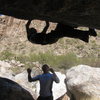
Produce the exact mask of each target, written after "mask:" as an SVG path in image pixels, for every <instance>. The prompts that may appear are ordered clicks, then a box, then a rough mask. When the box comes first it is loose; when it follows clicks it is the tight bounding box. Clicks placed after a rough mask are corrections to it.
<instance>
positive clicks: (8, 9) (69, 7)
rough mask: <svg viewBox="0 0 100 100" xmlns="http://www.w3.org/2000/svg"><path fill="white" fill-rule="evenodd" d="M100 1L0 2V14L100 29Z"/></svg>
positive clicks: (47, 0)
mask: <svg viewBox="0 0 100 100" xmlns="http://www.w3.org/2000/svg"><path fill="white" fill-rule="evenodd" d="M99 4H100V0H22V1H21V0H11V1H8V0H0V13H2V14H5V15H9V16H14V17H17V18H20V19H29V18H32V19H41V20H48V21H52V22H60V23H64V24H70V25H75V26H87V27H92V28H98V29H100V6H99Z"/></svg>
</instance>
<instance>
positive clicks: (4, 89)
mask: <svg viewBox="0 0 100 100" xmlns="http://www.w3.org/2000/svg"><path fill="white" fill-rule="evenodd" d="M0 100H34V99H33V97H32V96H31V94H30V93H29V92H28V91H27V90H25V89H24V88H22V87H21V86H20V85H19V84H17V83H15V82H14V81H12V80H9V79H7V78H2V77H0Z"/></svg>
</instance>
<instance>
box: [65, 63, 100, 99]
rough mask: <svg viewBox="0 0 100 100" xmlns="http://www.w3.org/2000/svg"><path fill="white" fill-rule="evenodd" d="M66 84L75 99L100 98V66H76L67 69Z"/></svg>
mask: <svg viewBox="0 0 100 100" xmlns="http://www.w3.org/2000/svg"><path fill="white" fill-rule="evenodd" d="M66 85H67V89H68V90H69V91H70V93H71V94H72V96H73V97H74V100H100V68H93V67H90V66H86V65H79V66H75V67H73V68H71V69H69V70H67V73H66Z"/></svg>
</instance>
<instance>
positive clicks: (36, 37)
mask: <svg viewBox="0 0 100 100" xmlns="http://www.w3.org/2000/svg"><path fill="white" fill-rule="evenodd" d="M30 23H31V20H29V21H28V22H27V24H26V31H27V38H28V40H29V41H30V42H32V43H36V44H41V45H46V44H53V43H55V42H57V41H58V40H59V39H60V38H63V37H70V38H78V39H80V40H82V41H84V42H89V35H91V36H96V35H97V34H96V32H95V30H94V29H92V28H89V31H81V30H78V29H74V27H71V26H69V25H64V24H61V23H58V24H57V26H56V28H55V30H51V32H49V33H46V32H47V29H48V27H49V22H48V21H46V26H45V27H44V29H43V31H42V32H41V33H38V32H37V30H36V29H35V28H29V25H30Z"/></svg>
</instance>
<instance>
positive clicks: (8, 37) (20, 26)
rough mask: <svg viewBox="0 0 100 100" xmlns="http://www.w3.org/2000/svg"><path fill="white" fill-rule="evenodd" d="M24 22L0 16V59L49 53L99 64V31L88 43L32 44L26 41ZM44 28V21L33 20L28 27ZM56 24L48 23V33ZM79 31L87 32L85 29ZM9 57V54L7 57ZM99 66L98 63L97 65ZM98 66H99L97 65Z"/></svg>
mask: <svg viewBox="0 0 100 100" xmlns="http://www.w3.org/2000/svg"><path fill="white" fill-rule="evenodd" d="M26 23H27V21H26V20H19V19H15V18H13V17H9V16H0V48H1V49H0V55H1V56H0V59H2V58H3V56H4V55H5V54H6V53H11V54H14V55H24V56H26V55H29V54H41V53H49V54H53V55H59V56H60V55H67V54H73V55H76V56H77V57H79V58H83V57H84V58H85V57H86V58H95V59H97V62H99V60H98V59H99V58H100V30H96V31H97V34H98V36H97V37H92V36H90V39H89V43H85V42H83V41H81V40H79V39H72V38H67V37H65V38H62V39H59V41H58V42H56V43H54V44H52V45H44V46H42V45H37V44H32V43H30V42H29V41H28V40H27V33H26V29H25V24H26ZM44 26H45V22H44V21H40V20H34V21H32V23H31V26H30V27H35V28H36V29H37V31H38V32H41V31H42V30H43V28H44ZM55 27H56V23H51V22H50V27H49V29H48V32H50V31H51V30H54V29H55ZM79 29H82V30H87V29H88V28H86V27H80V28H79ZM7 56H9V54H8V55H7ZM99 64H100V63H99ZM99 66H100V65H99Z"/></svg>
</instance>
